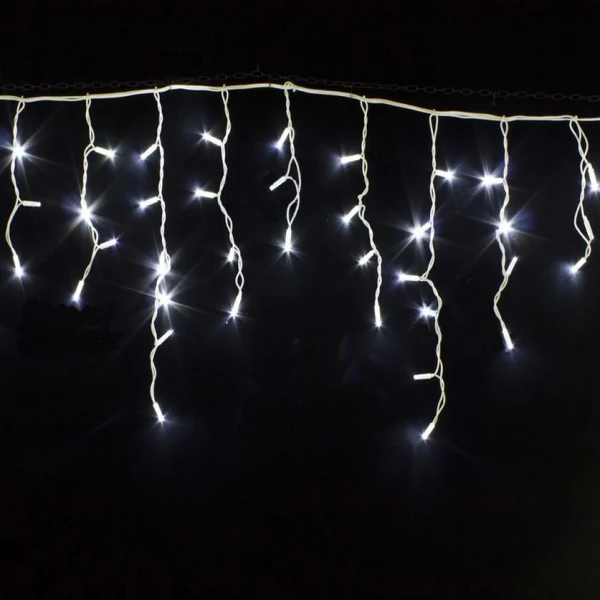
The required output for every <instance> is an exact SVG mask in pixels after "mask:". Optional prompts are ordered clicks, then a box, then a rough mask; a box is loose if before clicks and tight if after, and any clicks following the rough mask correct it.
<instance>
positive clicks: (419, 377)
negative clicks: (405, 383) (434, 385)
mask: <svg viewBox="0 0 600 600" xmlns="http://www.w3.org/2000/svg"><path fill="white" fill-rule="evenodd" d="M434 377H436V374H435V373H419V374H417V375H413V379H414V380H415V381H425V380H426V379H433V378H434Z"/></svg>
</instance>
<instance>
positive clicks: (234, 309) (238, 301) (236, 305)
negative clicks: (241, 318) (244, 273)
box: [230, 292, 242, 319]
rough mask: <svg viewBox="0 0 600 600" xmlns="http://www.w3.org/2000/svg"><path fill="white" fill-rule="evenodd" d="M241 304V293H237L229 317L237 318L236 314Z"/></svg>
mask: <svg viewBox="0 0 600 600" xmlns="http://www.w3.org/2000/svg"><path fill="white" fill-rule="evenodd" d="M241 302H242V293H241V292H239V293H238V295H237V296H236V299H235V302H234V303H233V306H232V307H231V313H230V315H231V316H232V317H233V318H234V319H235V317H237V316H238V312H239V310H240V304H241Z"/></svg>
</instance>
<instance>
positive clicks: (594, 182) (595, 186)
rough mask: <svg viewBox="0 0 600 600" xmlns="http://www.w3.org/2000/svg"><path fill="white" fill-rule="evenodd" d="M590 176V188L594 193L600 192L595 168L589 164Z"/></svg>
mask: <svg viewBox="0 0 600 600" xmlns="http://www.w3.org/2000/svg"><path fill="white" fill-rule="evenodd" d="M587 169H588V175H589V176H590V187H591V188H592V191H594V192H597V191H598V190H600V185H598V180H597V179H596V171H594V167H592V165H591V164H588V168H587Z"/></svg>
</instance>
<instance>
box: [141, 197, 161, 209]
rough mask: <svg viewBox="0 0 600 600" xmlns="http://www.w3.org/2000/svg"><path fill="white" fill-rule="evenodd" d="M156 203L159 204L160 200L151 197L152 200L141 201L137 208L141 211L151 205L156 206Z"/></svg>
mask: <svg viewBox="0 0 600 600" xmlns="http://www.w3.org/2000/svg"><path fill="white" fill-rule="evenodd" d="M157 202H160V198H159V197H158V196H153V197H152V198H148V199H147V200H142V201H141V202H140V204H139V206H140V208H141V209H142V210H143V209H144V208H147V207H148V206H152V205H153V204H156V203H157Z"/></svg>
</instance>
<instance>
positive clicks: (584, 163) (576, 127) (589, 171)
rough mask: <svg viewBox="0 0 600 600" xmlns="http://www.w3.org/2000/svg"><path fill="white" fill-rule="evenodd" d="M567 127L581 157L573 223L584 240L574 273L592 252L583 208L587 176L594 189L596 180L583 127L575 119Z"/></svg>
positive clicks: (589, 228)
mask: <svg viewBox="0 0 600 600" xmlns="http://www.w3.org/2000/svg"><path fill="white" fill-rule="evenodd" d="M569 127H570V129H571V132H572V133H573V135H574V136H575V139H576V140H577V149H578V150H579V156H580V157H581V161H580V163H579V170H580V172H581V189H580V192H579V202H578V204H577V209H576V210H575V216H574V217H573V225H574V226H575V229H576V230H577V233H578V234H579V235H580V236H581V238H582V239H583V241H584V242H585V252H584V254H583V256H582V257H581V258H580V259H579V260H578V261H577V262H576V263H575V264H574V265H573V266H572V267H571V273H572V274H575V273H577V271H579V269H581V267H583V265H585V263H586V262H587V261H588V259H589V258H590V256H591V254H592V241H593V240H594V232H593V230H592V226H591V224H590V222H589V220H588V218H587V215H586V214H585V208H584V203H585V190H586V187H587V178H588V177H589V178H590V184H591V187H592V189H594V190H596V189H597V186H598V183H597V181H596V174H595V173H594V168H593V167H592V165H591V164H590V162H589V160H588V158H587V153H588V150H589V147H590V145H589V142H588V139H587V137H586V135H585V133H584V132H583V129H582V128H581V125H580V124H579V121H578V120H577V119H571V121H570V122H569ZM580 219H581V223H582V224H583V230H582V229H581V225H580V224H579V221H580Z"/></svg>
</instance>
